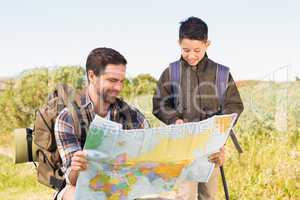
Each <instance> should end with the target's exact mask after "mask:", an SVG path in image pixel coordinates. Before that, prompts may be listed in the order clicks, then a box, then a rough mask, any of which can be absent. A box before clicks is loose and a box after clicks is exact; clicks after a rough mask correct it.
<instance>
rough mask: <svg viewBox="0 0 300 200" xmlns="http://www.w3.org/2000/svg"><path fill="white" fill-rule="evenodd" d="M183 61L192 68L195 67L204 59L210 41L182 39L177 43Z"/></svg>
mask: <svg viewBox="0 0 300 200" xmlns="http://www.w3.org/2000/svg"><path fill="white" fill-rule="evenodd" d="M179 45H180V47H181V55H182V57H183V59H184V60H185V61H186V62H187V63H188V64H189V65H192V66H196V65H197V64H198V63H199V62H200V61H201V60H202V58H203V57H204V55H205V52H206V50H207V47H208V46H209V45H210V41H200V40H190V39H186V38H184V39H182V40H181V41H179Z"/></svg>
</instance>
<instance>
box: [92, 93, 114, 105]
mask: <svg viewBox="0 0 300 200" xmlns="http://www.w3.org/2000/svg"><path fill="white" fill-rule="evenodd" d="M97 94H98V97H99V98H100V102H103V103H108V104H113V103H115V102H116V99H117V96H112V95H109V91H101V92H98V93H97Z"/></svg>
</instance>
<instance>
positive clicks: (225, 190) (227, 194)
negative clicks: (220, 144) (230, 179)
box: [220, 165, 229, 200]
mask: <svg viewBox="0 0 300 200" xmlns="http://www.w3.org/2000/svg"><path fill="white" fill-rule="evenodd" d="M220 172H221V176H222V183H223V188H224V193H225V199H226V200H229V193H228V187H227V183H226V178H225V173H224V169H223V165H222V166H220Z"/></svg>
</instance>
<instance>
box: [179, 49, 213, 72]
mask: <svg viewBox="0 0 300 200" xmlns="http://www.w3.org/2000/svg"><path fill="white" fill-rule="evenodd" d="M207 60H208V56H207V53H205V55H204V57H203V58H202V60H200V61H199V63H198V64H197V65H196V67H193V66H191V65H190V64H188V63H187V62H186V61H185V60H184V59H183V58H182V56H181V58H180V61H181V62H182V64H183V66H185V67H191V68H192V69H194V70H195V71H197V72H202V71H204V70H205V68H206V64H207Z"/></svg>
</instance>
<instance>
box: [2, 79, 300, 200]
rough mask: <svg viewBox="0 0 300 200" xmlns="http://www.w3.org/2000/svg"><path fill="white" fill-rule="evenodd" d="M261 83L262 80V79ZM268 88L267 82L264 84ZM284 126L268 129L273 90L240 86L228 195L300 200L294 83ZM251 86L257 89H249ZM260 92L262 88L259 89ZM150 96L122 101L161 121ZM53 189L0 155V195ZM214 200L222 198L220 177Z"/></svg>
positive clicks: (5, 141)
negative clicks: (241, 108)
mask: <svg viewBox="0 0 300 200" xmlns="http://www.w3.org/2000/svg"><path fill="white" fill-rule="evenodd" d="M264 84H265V83H264ZM268 87H269V86H268ZM289 87H290V89H289V92H288V97H289V116H288V117H289V129H290V130H289V131H287V132H278V131H275V129H274V126H273V124H274V119H273V118H272V116H273V115H274V111H275V109H274V103H275V102H276V101H275V100H274V90H276V87H273V86H272V88H275V89H274V90H273V89H272V90H271V89H270V88H269V90H266V89H265V88H266V87H265V86H264V85H259V84H255V85H251V87H248V88H247V87H245V86H243V88H242V91H241V94H242V98H243V100H244V103H245V107H246V108H245V111H244V113H243V115H242V116H241V118H240V120H239V124H238V125H237V127H236V132H237V133H238V136H239V141H240V142H241V144H242V147H243V150H244V153H243V154H241V155H239V154H238V153H237V152H236V150H235V149H234V147H233V145H232V143H231V141H229V142H228V144H227V145H226V149H227V161H226V162H225V165H224V169H225V174H226V178H227V182H228V187H229V192H230V197H231V198H230V199H231V200H240V199H245V200H252V199H253V200H254V199H255V200H256V199H258V200H260V199H262V200H265V199H268V200H299V199H300V167H299V166H300V124H299V119H300V118H299V116H300V110H299V109H300V105H299V102H300V100H299V99H300V96H299V94H300V89H299V88H300V87H299V84H298V85H296V84H294V85H291V86H289ZM254 90H257V91H258V92H257V93H253V92H252V91H254ZM262 91H266V92H262ZM251 94H254V95H257V96H254V100H255V103H257V105H258V107H256V108H257V111H258V112H259V113H258V114H259V116H257V113H254V112H253V110H252V109H251V103H249V99H250V97H249V96H250V95H251ZM151 98H152V97H151V96H150V95H148V96H142V97H135V98H134V99H129V100H128V101H129V102H131V103H133V104H134V105H135V106H137V107H138V108H140V109H141V110H142V111H143V112H144V113H145V115H146V117H147V118H148V119H149V121H150V123H151V124H152V126H160V125H162V124H161V123H160V122H159V121H158V120H157V119H156V118H155V117H154V116H153V115H152V114H151V107H152V106H151V105H152V103H151ZM12 140H13V138H12V136H11V134H10V133H5V134H3V133H1V134H0V149H1V148H2V149H3V148H5V149H12V148H13V143H12ZM52 194H53V190H51V189H48V188H47V187H45V186H43V185H41V184H39V183H38V182H37V181H36V171H35V169H34V166H33V165H32V164H18V165H15V164H14V163H13V160H12V158H10V157H8V156H3V155H1V154H0V199H2V197H5V198H4V199H9V200H10V199H11V200H17V199H18V200H19V199H39V200H40V199H41V200H42V199H51V196H52ZM218 199H220V200H221V199H224V192H223V188H222V183H221V180H220V181H219V192H218Z"/></svg>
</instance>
